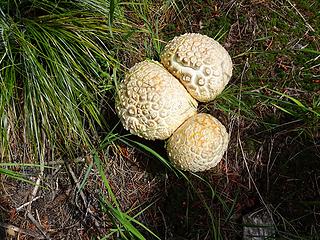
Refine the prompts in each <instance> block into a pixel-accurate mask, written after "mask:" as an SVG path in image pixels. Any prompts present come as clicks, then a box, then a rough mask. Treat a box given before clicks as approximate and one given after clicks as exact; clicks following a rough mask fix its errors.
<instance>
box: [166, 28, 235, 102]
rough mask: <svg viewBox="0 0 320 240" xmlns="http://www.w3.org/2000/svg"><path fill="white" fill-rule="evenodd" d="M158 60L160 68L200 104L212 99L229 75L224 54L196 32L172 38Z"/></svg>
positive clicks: (214, 43) (218, 47) (214, 44)
mask: <svg viewBox="0 0 320 240" xmlns="http://www.w3.org/2000/svg"><path fill="white" fill-rule="evenodd" d="M160 58H161V63H162V64H163V66H164V67H165V68H166V69H168V71H169V72H170V73H171V74H173V75H174V76H175V77H176V78H178V79H179V80H180V82H181V83H182V84H183V85H184V86H185V88H186V89H187V90H188V92H189V93H190V94H191V95H192V96H193V97H194V98H195V99H196V100H198V101H200V102H209V101H211V100H213V99H214V98H216V96H217V95H218V94H220V93H221V92H222V90H223V89H224V87H225V86H226V85H227V83H228V82H229V80H230V78H231V75H232V61H231V57H230V55H229V54H228V52H227V51H226V50H225V49H224V48H223V47H222V46H221V45H220V44H219V43H218V42H217V41H215V40H213V39H212V38H210V37H208V36H205V35H201V34H198V33H186V34H184V35H181V36H178V37H175V38H174V39H173V40H171V41H170V42H169V43H168V44H167V45H166V46H165V49H164V51H163V52H162V54H161V56H160Z"/></svg>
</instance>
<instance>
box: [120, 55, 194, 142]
mask: <svg viewBox="0 0 320 240" xmlns="http://www.w3.org/2000/svg"><path fill="white" fill-rule="evenodd" d="M197 105H198V104H197V102H196V101H195V100H194V99H193V98H192V97H191V96H190V94H189V93H188V92H187V90H186V89H185V88H184V87H183V85H181V83H180V82H179V80H177V79H176V78H175V77H174V76H172V75H171V74H170V73H169V72H168V71H167V70H166V69H165V68H164V67H163V66H162V65H161V64H160V63H158V62H155V61H152V60H146V61H143V62H140V63H137V64H136V65H135V66H133V67H132V68H131V69H130V70H129V72H128V73H127V74H126V77H125V79H124V81H123V82H121V83H120V85H119V89H118V98H117V101H116V110H117V113H118V115H119V117H120V120H121V122H122V124H123V126H124V128H125V129H127V130H129V131H130V132H131V133H132V134H135V135H138V136H140V137H143V138H145V139H149V140H155V139H160V140H164V139H167V138H169V137H170V136H171V135H172V133H173V132H174V131H175V130H176V129H177V128H178V127H179V126H180V125H181V124H182V123H183V122H184V121H185V120H186V119H188V118H189V117H190V116H192V115H194V114H196V112H197Z"/></svg>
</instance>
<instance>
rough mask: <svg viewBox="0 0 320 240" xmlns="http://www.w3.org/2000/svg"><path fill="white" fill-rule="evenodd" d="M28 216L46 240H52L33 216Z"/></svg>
mask: <svg viewBox="0 0 320 240" xmlns="http://www.w3.org/2000/svg"><path fill="white" fill-rule="evenodd" d="M27 216H28V218H29V219H30V221H31V222H32V223H33V224H34V225H35V226H36V227H37V228H38V229H39V231H40V232H41V233H42V235H43V236H44V237H45V239H47V240H50V237H48V235H47V233H46V232H45V231H44V230H43V228H42V226H41V225H40V223H39V222H37V220H36V219H35V218H34V217H33V215H32V214H31V213H30V212H27Z"/></svg>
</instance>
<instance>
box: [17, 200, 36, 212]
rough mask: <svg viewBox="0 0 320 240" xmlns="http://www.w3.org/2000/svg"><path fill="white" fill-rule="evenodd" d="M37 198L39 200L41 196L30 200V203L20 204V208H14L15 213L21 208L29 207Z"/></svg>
mask: <svg viewBox="0 0 320 240" xmlns="http://www.w3.org/2000/svg"><path fill="white" fill-rule="evenodd" d="M39 198H41V196H38V197H35V198H33V199H31V201H29V202H26V203H24V204H22V205H21V206H19V207H17V208H16V211H17V212H19V211H21V210H22V208H24V207H26V206H29V205H30V204H31V203H32V202H34V201H36V200H38V199H39Z"/></svg>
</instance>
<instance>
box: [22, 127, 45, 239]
mask: <svg viewBox="0 0 320 240" xmlns="http://www.w3.org/2000/svg"><path fill="white" fill-rule="evenodd" d="M42 143H43V146H42V151H41V153H40V154H39V160H40V173H39V175H38V179H37V181H36V183H35V187H34V189H33V191H32V194H31V200H30V201H29V204H28V208H27V210H26V214H27V216H28V218H29V219H30V221H31V222H32V223H33V224H34V225H35V226H36V227H37V228H38V229H39V231H40V232H41V233H42V235H43V236H44V237H45V239H50V238H49V237H48V236H47V233H46V232H45V231H44V230H43V228H42V226H41V225H40V223H39V222H37V220H36V219H35V218H34V217H33V215H32V214H31V206H32V202H33V201H35V200H34V199H35V198H36V195H37V193H38V190H39V187H40V183H41V180H42V178H43V175H44V156H45V145H46V144H45V133H44V132H42ZM38 147H39V146H38ZM39 149H40V147H39Z"/></svg>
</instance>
